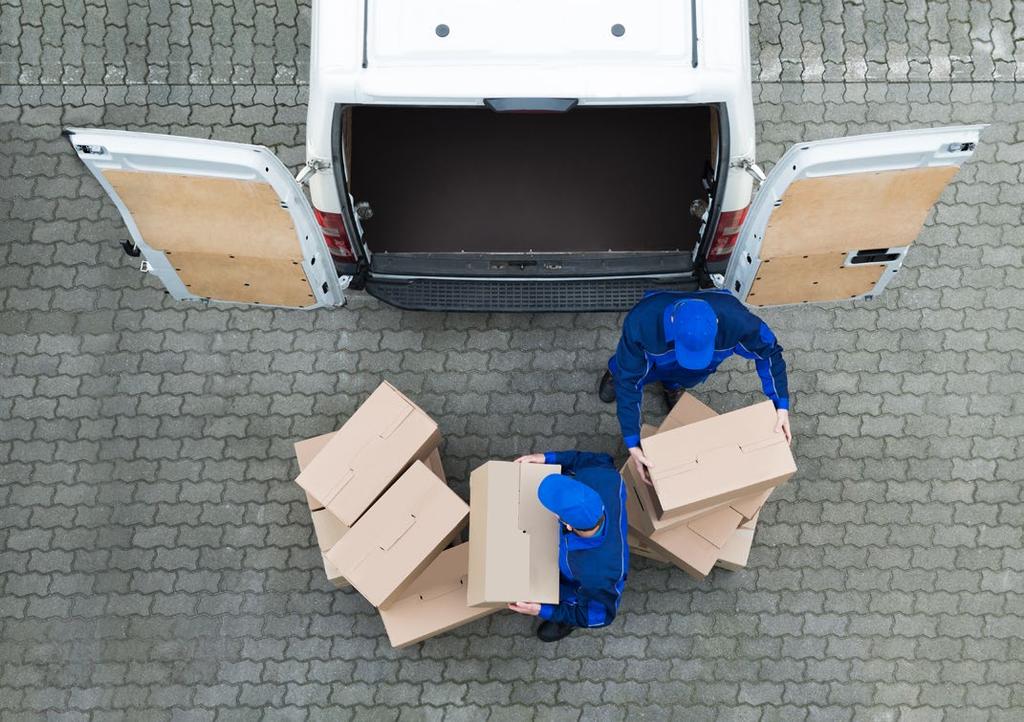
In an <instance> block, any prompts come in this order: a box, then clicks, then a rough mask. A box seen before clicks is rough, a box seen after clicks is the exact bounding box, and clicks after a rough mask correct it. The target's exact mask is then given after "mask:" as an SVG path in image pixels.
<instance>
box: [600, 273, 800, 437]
mask: <svg viewBox="0 0 1024 722" xmlns="http://www.w3.org/2000/svg"><path fill="white" fill-rule="evenodd" d="M684 298H695V299H699V300H701V301H705V302H707V303H708V304H710V305H711V308H712V309H713V310H714V312H715V314H716V315H717V316H718V335H717V336H716V337H715V354H714V356H713V357H712V359H711V363H710V365H708V367H707V368H706V369H702V370H699V371H694V370H691V369H684V368H682V367H681V366H679V364H678V363H677V362H676V359H675V351H674V349H673V347H672V344H671V343H670V342H668V341H666V339H665V329H664V326H663V324H662V318H663V316H664V312H665V309H666V308H667V307H668V306H670V305H671V304H673V303H675V302H676V301H679V300H681V299H684ZM733 354H738V355H740V356H742V357H743V358H748V359H754V365H755V366H756V367H757V375H758V376H760V377H761V387H762V388H763V389H764V395H765V396H767V397H768V398H769V399H771V400H772V401H773V402H774V403H775V408H777V409H788V408H789V383H788V381H787V380H786V362H785V360H783V358H782V346H780V345H779V342H778V340H777V339H776V338H775V334H774V333H772V330H771V329H770V328H768V324H766V323H765V322H764V321H762V320H761V319H760V318H758V317H757V316H755V315H754V314H752V313H751V312H750V311H748V310H747V307H746V306H744V305H743V304H742V303H741V302H740V301H739V299H737V298H736V297H735V296H733V295H732V294H731V293H729V292H728V291H692V292H673V291H660V292H657V293H651V294H649V295H648V296H646V297H644V298H643V299H641V301H640V302H639V303H638V304H637V305H635V306H634V307H633V308H632V310H630V312H629V313H628V314H626V319H625V321H624V322H623V324H622V338H621V339H620V340H619V346H618V348H617V349H616V350H615V357H614V359H613V364H612V365H613V367H614V371H615V395H616V400H617V412H618V416H619V426H620V427H621V429H622V438H623V440H624V441H625V442H626V447H627V448H630V447H633V446H639V445H640V405H641V403H642V401H643V387H644V383H645V382H649V381H653V380H662V381H674V382H677V383H678V384H679V385H681V386H684V387H686V388H691V387H693V386H696V385H697V384H699V383H700V382H702V381H704V380H705V379H706V378H707V377H708V376H710V375H711V374H712V373H714V372H715V370H716V369H717V368H718V365H719V364H720V363H722V361H724V360H725V359H727V358H729V357H730V356H732V355H733ZM652 377H653V378H652Z"/></svg>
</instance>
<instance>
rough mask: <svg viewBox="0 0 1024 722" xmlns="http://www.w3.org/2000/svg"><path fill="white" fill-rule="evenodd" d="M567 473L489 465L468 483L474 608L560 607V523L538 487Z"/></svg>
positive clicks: (471, 602)
mask: <svg viewBox="0 0 1024 722" xmlns="http://www.w3.org/2000/svg"><path fill="white" fill-rule="evenodd" d="M561 470H562V468H561V467H560V466H558V465H550V464H516V463H514V462H510V461H488V462H487V463H486V464H484V465H483V466H481V467H479V468H477V469H474V470H473V472H472V474H470V477H469V504H470V514H469V586H468V589H467V602H468V603H469V605H470V606H471V607H475V606H479V605H502V604H506V603H508V602H544V603H548V604H557V603H558V543H559V528H558V518H557V517H556V516H555V515H554V514H552V513H551V512H550V511H548V510H547V509H545V508H544V506H543V505H541V503H540V500H539V499H538V498H537V487H539V486H540V482H541V481H542V480H543V479H544V477H546V476H547V475H548V474H557V473H559V472H561Z"/></svg>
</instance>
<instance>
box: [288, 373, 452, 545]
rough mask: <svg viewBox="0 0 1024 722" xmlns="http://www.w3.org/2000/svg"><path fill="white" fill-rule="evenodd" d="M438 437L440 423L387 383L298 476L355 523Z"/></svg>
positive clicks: (341, 516)
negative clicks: (438, 424)
mask: <svg viewBox="0 0 1024 722" xmlns="http://www.w3.org/2000/svg"><path fill="white" fill-rule="evenodd" d="M440 439H441V436H440V432H439V431H438V428H437V424H436V423H434V421H433V420H432V419H431V418H430V417H429V416H427V415H426V414H425V413H424V412H423V410H422V409H420V408H419V407H418V406H416V404H414V403H413V402H412V401H410V400H409V399H407V398H406V397H405V396H404V395H403V394H402V393H401V392H399V391H398V390H397V389H396V388H395V387H394V386H392V385H391V384H389V383H387V382H384V383H382V384H381V385H380V386H378V387H377V390H376V391H374V392H373V393H372V394H370V397H369V398H368V399H367V400H366V402H365V403H363V405H362V406H360V407H359V408H358V409H356V412H355V413H354V414H352V416H351V417H350V418H349V420H348V421H347V422H345V425H344V426H342V427H341V429H339V430H338V432H337V433H335V434H334V435H333V436H331V437H330V439H329V440H328V441H327V443H326V444H324V445H323V447H322V448H321V449H320V451H319V453H317V454H316V456H314V457H313V459H312V460H311V461H310V463H309V465H308V466H306V468H305V469H303V470H302V472H301V473H300V474H299V476H298V479H296V481H297V482H298V484H299V486H301V487H302V488H303V489H305V490H306V491H307V492H308V493H309V494H311V495H312V496H313V497H314V498H316V499H318V500H319V501H320V502H321V503H322V504H323V505H324V506H325V507H326V508H327V509H329V510H330V511H331V512H332V513H333V514H334V515H335V516H336V517H338V519H340V520H341V521H342V522H343V523H344V524H346V525H348V526H353V525H354V524H355V523H356V521H357V520H358V519H359V517H360V516H362V515H363V513H364V512H365V511H366V510H367V509H368V508H369V507H370V505H371V504H373V503H374V501H375V500H376V499H377V498H378V497H379V496H380V495H381V494H383V493H384V491H385V490H386V489H387V488H388V487H389V486H390V485H391V483H392V482H393V481H394V480H395V479H396V478H398V477H399V476H400V475H401V474H402V473H403V472H404V471H405V470H406V469H408V468H409V465H410V464H412V462H413V461H415V460H417V459H421V458H425V457H426V456H427V455H428V454H430V452H431V451H433V450H434V449H435V448H436V447H437V444H438V442H439V441H440Z"/></svg>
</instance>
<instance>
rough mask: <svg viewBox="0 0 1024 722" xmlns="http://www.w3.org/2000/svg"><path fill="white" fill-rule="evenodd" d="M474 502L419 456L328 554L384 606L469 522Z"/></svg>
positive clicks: (361, 589)
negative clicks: (419, 459)
mask: <svg viewBox="0 0 1024 722" xmlns="http://www.w3.org/2000/svg"><path fill="white" fill-rule="evenodd" d="M468 514H469V506H468V505H467V504H466V502H464V501H463V500H462V499H460V498H459V497H458V496H457V495H456V494H455V492H453V491H452V490H451V489H449V488H448V486H447V484H445V483H444V482H443V481H441V480H440V479H439V478H437V476H436V475H435V474H434V472H432V471H431V470H430V469H428V468H427V467H426V465H425V464H424V463H423V462H420V461H417V462H414V463H413V465H412V466H410V467H409V469H408V470H407V471H406V472H405V473H404V474H402V476H400V477H399V478H398V481H396V482H395V483H394V484H393V485H392V486H391V488H389V489H388V490H387V491H386V492H384V494H383V496H381V497H380V499H378V500H377V502H376V503H375V504H374V505H373V506H372V507H370V509H369V511H367V512H366V513H365V514H363V516H362V518H360V519H359V521H357V522H356V523H355V525H353V526H352V528H351V529H349V531H348V533H347V534H345V536H344V537H342V538H341V539H339V540H338V542H337V543H335V545H334V546H333V547H331V549H330V551H328V552H327V559H328V561H330V562H331V563H332V564H334V566H335V567H337V569H338V571H340V572H341V573H342V574H344V575H345V578H346V579H348V580H349V582H351V584H352V586H354V587H355V588H356V589H357V590H358V591H359V593H360V594H362V595H363V596H364V597H366V599H367V600H368V601H369V602H370V604H373V605H374V606H375V607H380V606H383V605H386V604H388V603H389V602H391V601H393V600H394V599H396V598H397V597H398V596H399V595H400V594H401V592H402V589H403V587H404V586H405V585H407V584H409V583H411V582H412V581H413V580H415V578H416V576H417V575H418V574H419V573H420V572H421V571H422V570H423V569H425V568H426V566H427V565H428V564H429V563H430V562H431V560H433V559H434V557H435V556H437V553H438V552H439V551H440V550H441V549H443V548H444V547H446V546H447V545H448V543H449V542H450V541H451V540H452V539H454V538H455V536H456V535H457V534H458V533H459V532H460V531H461V530H462V528H463V526H465V523H466V518H467V516H468Z"/></svg>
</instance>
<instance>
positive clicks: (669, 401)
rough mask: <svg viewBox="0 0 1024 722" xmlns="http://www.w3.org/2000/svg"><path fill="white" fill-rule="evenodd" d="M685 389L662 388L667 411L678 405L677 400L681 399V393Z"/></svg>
mask: <svg viewBox="0 0 1024 722" xmlns="http://www.w3.org/2000/svg"><path fill="white" fill-rule="evenodd" d="M685 390H686V389H666V388H664V387H662V391H664V393H665V405H666V406H668V411H671V410H672V409H674V408H675V407H676V404H678V403H679V399H681V398H682V397H683V392H684V391H685Z"/></svg>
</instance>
